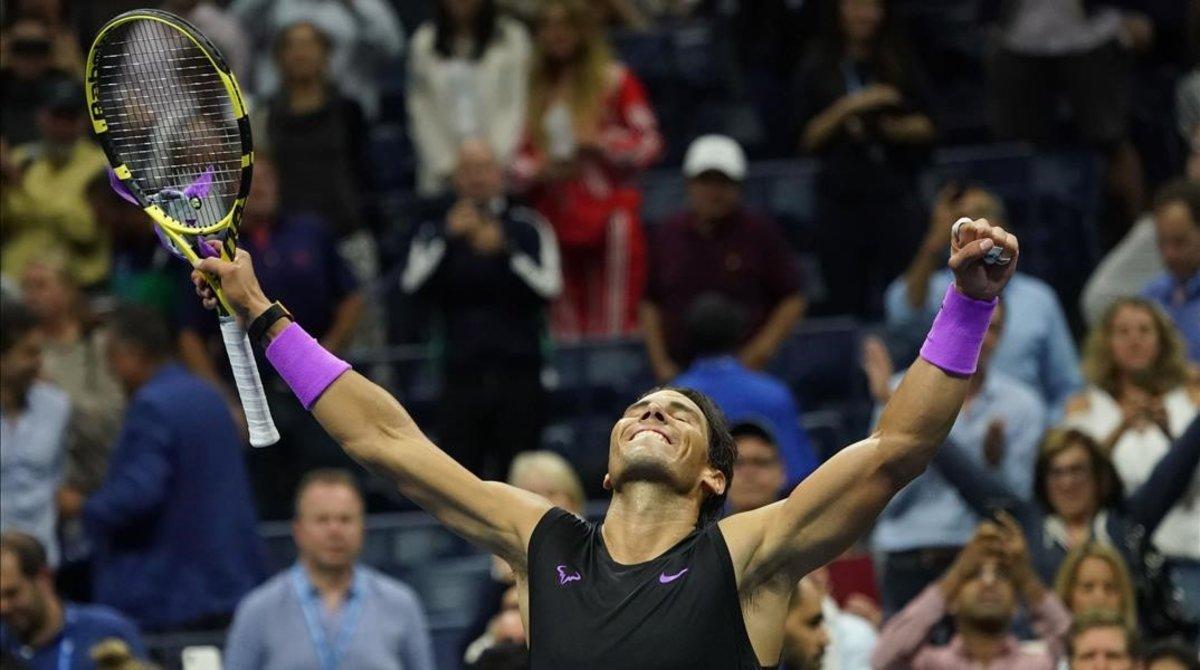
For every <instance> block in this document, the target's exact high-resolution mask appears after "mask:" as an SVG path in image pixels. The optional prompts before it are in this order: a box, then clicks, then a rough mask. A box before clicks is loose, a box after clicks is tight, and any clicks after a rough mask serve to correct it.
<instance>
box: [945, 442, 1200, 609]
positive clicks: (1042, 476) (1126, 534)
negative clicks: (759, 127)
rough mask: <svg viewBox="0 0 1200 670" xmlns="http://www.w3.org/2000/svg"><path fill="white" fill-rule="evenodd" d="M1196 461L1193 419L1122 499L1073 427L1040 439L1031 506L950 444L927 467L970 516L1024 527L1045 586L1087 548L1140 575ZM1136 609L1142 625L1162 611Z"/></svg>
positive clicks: (1100, 453)
mask: <svg viewBox="0 0 1200 670" xmlns="http://www.w3.org/2000/svg"><path fill="white" fill-rule="evenodd" d="M1198 463H1200V420H1195V421H1193V422H1192V425H1191V426H1190V427H1189V428H1188V429H1187V430H1186V431H1185V432H1184V433H1183V435H1182V436H1181V437H1180V438H1179V439H1178V440H1176V442H1175V444H1174V446H1172V447H1171V449H1170V451H1169V452H1168V453H1167V455H1165V456H1164V457H1163V458H1162V459H1161V460H1159V461H1158V464H1157V465H1155V466H1154V470H1153V472H1151V474H1150V476H1149V477H1148V478H1146V481H1145V482H1143V483H1142V484H1141V485H1140V486H1138V487H1137V488H1136V489H1131V490H1130V491H1129V493H1128V494H1127V495H1122V486H1121V482H1120V479H1119V477H1118V476H1117V474H1116V471H1115V469H1114V468H1113V465H1112V462H1111V461H1110V460H1109V458H1108V456H1107V455H1106V452H1105V451H1104V449H1103V448H1102V447H1101V446H1100V444H1099V443H1098V442H1097V441H1096V440H1094V439H1092V438H1091V437H1089V436H1088V435H1087V434H1085V433H1081V432H1079V431H1076V430H1054V431H1051V432H1050V433H1049V434H1048V435H1047V436H1046V439H1045V440H1044V441H1043V442H1042V446H1041V448H1040V450H1039V452H1038V457H1037V464H1036V465H1035V466H1034V496H1035V499H1036V500H1037V504H1036V505H1034V504H1033V503H1031V502H1029V501H1027V500H1024V499H1022V498H1021V496H1018V495H1016V494H1015V493H1013V491H1012V489H1011V488H1010V487H1008V486H1007V485H1005V484H1003V483H1001V482H999V481H997V477H996V476H995V475H993V474H992V473H990V472H988V471H987V470H986V468H984V467H982V466H981V465H979V464H978V463H977V462H976V460H975V459H973V458H971V456H970V455H969V454H966V453H964V452H963V450H962V449H959V448H957V446H956V445H947V446H946V447H945V448H943V449H942V450H941V452H939V453H938V455H937V457H936V458H935V460H934V468H935V469H936V471H937V472H938V473H940V474H941V475H942V476H943V477H945V478H946V479H947V480H948V481H949V482H950V483H951V484H952V485H953V486H954V487H955V489H956V490H957V491H958V493H959V495H960V496H962V497H963V499H964V500H966V501H967V504H969V505H970V506H971V507H972V509H974V510H975V512H976V513H977V514H980V515H983V514H990V513H991V511H992V510H995V509H997V508H1000V509H1007V510H1010V511H1011V512H1012V514H1013V515H1014V516H1016V518H1017V519H1018V520H1019V521H1020V523H1021V526H1022V527H1023V528H1025V534H1026V538H1027V541H1028V543H1029V546H1030V551H1031V552H1032V554H1033V564H1034V567H1035V568H1036V569H1037V571H1038V574H1039V575H1040V576H1041V578H1042V579H1043V580H1045V581H1047V582H1049V581H1051V580H1053V579H1054V578H1055V575H1056V574H1059V573H1060V572H1061V570H1062V569H1063V565H1064V561H1069V560H1070V559H1069V555H1070V554H1071V552H1073V551H1087V550H1088V547H1090V546H1092V545H1093V544H1099V545H1102V546H1104V547H1111V548H1112V549H1115V550H1117V551H1118V552H1120V555H1121V556H1122V558H1123V560H1124V562H1125V564H1126V565H1129V566H1132V567H1133V568H1135V569H1138V570H1139V571H1140V572H1144V570H1142V568H1143V566H1145V565H1146V560H1147V559H1146V558H1145V557H1143V551H1144V549H1145V547H1144V546H1143V544H1144V538H1145V537H1146V536H1147V535H1152V534H1153V533H1154V532H1155V530H1156V529H1157V528H1158V526H1159V524H1160V523H1161V522H1162V520H1163V518H1164V517H1165V516H1166V514H1167V512H1168V511H1169V510H1170V509H1171V508H1172V507H1174V506H1175V505H1176V502H1177V501H1178V500H1179V499H1180V497H1181V496H1183V495H1184V493H1185V491H1186V490H1187V488H1188V485H1189V484H1190V482H1191V481H1192V478H1193V476H1194V473H1195V472H1196V468H1197V464H1198ZM1096 551H1100V550H1099V549H1097V550H1096ZM1072 572H1073V570H1072ZM1143 581H1144V578H1143ZM1146 595H1149V594H1146ZM1140 605H1141V610H1142V616H1143V618H1144V619H1145V620H1147V621H1154V620H1156V619H1157V617H1156V614H1158V613H1156V612H1152V611H1148V610H1150V609H1159V610H1161V609H1162V605H1161V603H1160V604H1150V603H1149V601H1145V602H1142V603H1140Z"/></svg>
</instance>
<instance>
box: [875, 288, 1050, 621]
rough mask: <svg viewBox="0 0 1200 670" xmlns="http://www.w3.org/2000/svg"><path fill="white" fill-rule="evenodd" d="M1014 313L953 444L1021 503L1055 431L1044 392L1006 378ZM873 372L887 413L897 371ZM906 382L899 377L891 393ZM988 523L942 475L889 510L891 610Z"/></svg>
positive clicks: (1001, 315)
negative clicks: (1002, 354) (1003, 358)
mask: <svg viewBox="0 0 1200 670" xmlns="http://www.w3.org/2000/svg"><path fill="white" fill-rule="evenodd" d="M1010 286H1011V285H1010ZM1007 311H1008V308H1007V302H1001V303H1000V305H999V306H998V307H997V308H996V311H995V312H994V313H993V314H992V321H991V325H990V326H989V328H988V332H987V335H986V337H985V338H984V341H983V348H982V350H981V351H980V354H979V367H978V372H976V374H975V375H974V376H973V377H971V381H970V385H969V386H968V387H967V397H966V401H965V402H964V403H963V408H962V411H961V412H959V415H958V419H957V420H956V421H955V422H954V426H953V427H952V428H951V429H950V435H949V436H948V437H947V438H946V439H947V441H949V442H952V443H954V444H955V445H957V446H958V447H960V448H961V449H963V450H964V451H966V452H968V453H970V454H971V456H972V457H973V458H975V459H976V460H978V461H979V463H981V464H982V465H983V466H985V467H987V468H989V469H990V470H993V471H994V472H996V474H997V475H998V476H1000V477H1001V478H1002V479H1003V480H1004V481H1005V482H1006V483H1007V484H1008V485H1009V486H1010V487H1011V488H1012V490H1013V491H1014V492H1015V493H1016V494H1017V495H1019V496H1021V497H1022V498H1024V499H1025V500H1032V498H1033V463H1034V461H1035V460H1036V457H1037V450H1038V446H1039V445H1040V443H1041V440H1042V433H1043V432H1044V431H1045V429H1046V426H1047V419H1046V417H1047V411H1046V406H1045V403H1044V402H1043V401H1042V398H1041V396H1040V395H1038V393H1037V392H1036V391H1034V390H1033V389H1032V388H1030V387H1029V386H1027V385H1025V384H1023V383H1021V382H1019V381H1017V380H1016V379H1014V378H1012V377H1009V376H1007V375H1006V374H1004V373H1002V372H1000V370H1001V369H1002V368H1000V366H999V363H998V358H997V354H998V352H999V351H1000V347H1001V346H1003V339H1004V338H1002V337H1001V333H1003V334H1004V337H1008V335H1007V326H1008V324H1010V323H1012V322H1013V320H1012V319H1007V318H1006V317H1005V312H1007ZM866 367H867V375H868V376H869V377H870V378H871V382H872V383H871V388H872V390H873V393H876V394H877V395H881V396H882V397H876V401H877V402H879V403H880V406H882V405H883V404H884V403H885V402H886V401H887V399H888V398H887V395H888V394H889V391H888V390H887V389H888V388H889V385H888V384H887V383H886V382H883V383H880V382H881V379H882V380H886V379H887V378H888V377H889V376H890V375H891V365H890V363H889V362H887V361H886V358H885V359H884V361H882V363H881V362H880V361H879V360H878V359H874V360H873V361H872V362H871V363H868V365H867V366H866ZM1005 372H1007V370H1005ZM900 377H901V375H896V376H894V377H892V379H891V385H890V388H891V389H895V387H896V386H897V385H898V384H899V383H900ZM980 521H982V519H980V517H979V516H978V515H977V514H975V513H974V512H973V511H972V510H971V508H970V507H969V506H968V505H967V503H966V502H965V501H964V500H963V499H962V498H961V497H960V496H959V495H958V492H957V491H956V490H955V489H954V487H953V486H952V485H951V484H950V483H949V482H947V481H946V480H945V479H943V478H942V476H941V475H940V474H939V473H938V472H937V471H936V470H934V469H928V470H926V471H925V473H924V474H922V475H921V476H920V477H918V478H917V479H915V480H913V482H912V483H911V484H909V485H908V486H907V487H905V488H904V489H903V490H902V491H901V492H900V494H899V495H897V496H896V497H895V498H893V499H892V502H891V503H890V504H889V505H888V506H887V508H886V509H885V510H884V512H883V515H882V516H881V517H880V520H879V523H878V525H876V527H875V533H874V535H873V537H872V547H873V549H874V550H875V551H877V552H881V553H883V554H884V574H883V579H882V580H881V584H882V587H883V588H882V590H883V605H884V609H885V610H886V611H888V612H889V613H894V612H896V611H898V610H899V609H900V608H902V607H904V605H906V604H907V603H908V602H909V601H910V600H911V599H912V598H914V597H916V595H917V594H918V593H920V592H921V590H922V589H924V588H925V587H926V586H927V585H929V584H930V583H931V582H933V581H934V580H935V579H937V578H938V577H939V576H941V574H942V572H944V571H945V570H946V568H948V567H949V565H950V564H951V563H952V562H953V561H954V558H955V557H956V556H957V554H958V550H959V549H960V548H961V547H963V546H964V545H966V544H967V542H968V541H969V540H970V539H971V537H972V536H973V535H974V533H975V528H976V526H978V525H979V523H980Z"/></svg>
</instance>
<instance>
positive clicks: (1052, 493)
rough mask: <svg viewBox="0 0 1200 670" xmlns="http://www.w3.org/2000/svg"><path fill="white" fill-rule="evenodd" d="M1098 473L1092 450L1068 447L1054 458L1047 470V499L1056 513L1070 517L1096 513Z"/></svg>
mask: <svg viewBox="0 0 1200 670" xmlns="http://www.w3.org/2000/svg"><path fill="white" fill-rule="evenodd" d="M1096 498H1097V491H1096V473H1095V471H1094V470H1093V468H1092V459H1091V458H1090V457H1089V456H1088V451H1087V449H1085V448H1084V447H1081V446H1078V445H1076V446H1073V447H1067V448H1066V449H1064V450H1063V451H1062V452H1060V453H1059V454H1058V455H1057V456H1055V457H1054V458H1051V459H1050V463H1049V464H1048V465H1047V472H1046V499H1047V500H1048V501H1049V502H1050V507H1051V508H1052V509H1053V510H1054V512H1055V514H1058V515H1059V516H1061V517H1064V518H1067V519H1075V518H1079V517H1080V516H1090V515H1092V514H1094V513H1095V511H1096V508H1097V503H1096Z"/></svg>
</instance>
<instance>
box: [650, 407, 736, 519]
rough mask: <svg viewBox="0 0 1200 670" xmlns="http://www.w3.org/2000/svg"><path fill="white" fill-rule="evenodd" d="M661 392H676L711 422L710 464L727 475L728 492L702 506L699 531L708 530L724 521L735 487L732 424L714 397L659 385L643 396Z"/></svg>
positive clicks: (726, 486)
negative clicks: (730, 429)
mask: <svg viewBox="0 0 1200 670" xmlns="http://www.w3.org/2000/svg"><path fill="white" fill-rule="evenodd" d="M659 391H674V392H675V393H678V394H680V395H682V396H683V397H685V398H687V399H688V400H691V401H692V402H694V403H696V406H697V407H699V408H700V412H701V413H702V414H704V420H705V421H707V422H708V464H709V465H711V466H712V467H714V468H716V469H717V470H719V471H721V473H722V474H724V475H725V490H724V491H723V492H721V493H720V494H717V495H711V496H709V497H708V498H705V499H704V501H703V502H702V503H700V517H699V519H697V521H696V525H697V526H699V527H700V528H704V527H707V526H708V525H710V524H712V523H715V522H716V521H717V520H718V519H720V518H721V514H722V511H723V510H724V508H725V498H726V496H728V495H729V487H731V486H733V463H734V461H736V460H737V442H735V441H734V440H733V435H731V434H730V433H729V422H728V421H727V420H726V419H725V413H724V412H722V411H721V408H720V407H717V403H715V402H713V400H712V398H709V397H708V396H707V395H705V394H703V393H701V392H700V391H697V390H696V389H691V388H687V387H684V386H658V387H655V388H652V389H650V390H649V391H646V392H645V393H643V394H642V395H641V397H642V398H645V397H646V396H648V395H650V394H652V393H658V392H659Z"/></svg>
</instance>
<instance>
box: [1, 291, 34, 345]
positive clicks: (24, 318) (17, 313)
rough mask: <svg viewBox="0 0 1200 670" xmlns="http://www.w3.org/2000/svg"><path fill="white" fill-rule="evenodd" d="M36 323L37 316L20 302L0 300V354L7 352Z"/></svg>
mask: <svg viewBox="0 0 1200 670" xmlns="http://www.w3.org/2000/svg"><path fill="white" fill-rule="evenodd" d="M37 325H38V320H37V317H36V316H35V315H34V313H33V312H31V311H30V310H29V308H28V307H26V306H25V305H23V304H22V303H19V302H17V301H15V300H4V301H3V302H0V354H7V353H8V352H9V350H11V349H12V348H13V347H14V346H16V344H17V342H20V341H21V339H22V338H24V337H25V336H26V335H28V334H29V333H30V332H31V331H32V330H33V329H34V328H37Z"/></svg>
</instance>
